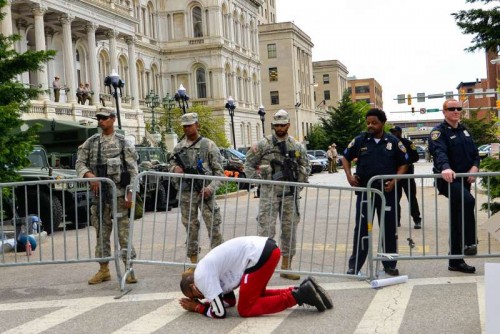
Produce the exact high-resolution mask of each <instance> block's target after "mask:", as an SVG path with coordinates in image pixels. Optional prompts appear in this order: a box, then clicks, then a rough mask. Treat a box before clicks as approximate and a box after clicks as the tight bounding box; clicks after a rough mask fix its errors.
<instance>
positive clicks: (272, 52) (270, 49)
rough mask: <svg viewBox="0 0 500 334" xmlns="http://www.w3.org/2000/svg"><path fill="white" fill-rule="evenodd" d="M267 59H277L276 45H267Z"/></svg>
mask: <svg viewBox="0 0 500 334" xmlns="http://www.w3.org/2000/svg"><path fill="white" fill-rule="evenodd" d="M267 58H276V44H267Z"/></svg>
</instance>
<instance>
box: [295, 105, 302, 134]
mask: <svg viewBox="0 0 500 334" xmlns="http://www.w3.org/2000/svg"><path fill="white" fill-rule="evenodd" d="M301 105H302V103H300V102H297V103H295V126H296V128H297V140H299V134H300V132H299V108H300V106H301Z"/></svg>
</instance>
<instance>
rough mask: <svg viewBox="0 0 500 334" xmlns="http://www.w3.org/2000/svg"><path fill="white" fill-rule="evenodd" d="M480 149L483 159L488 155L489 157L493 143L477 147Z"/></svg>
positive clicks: (480, 155)
mask: <svg viewBox="0 0 500 334" xmlns="http://www.w3.org/2000/svg"><path fill="white" fill-rule="evenodd" d="M477 150H478V151H479V157H480V158H481V159H484V158H486V157H489V156H490V155H491V145H490V144H486V145H481V146H479V147H478V148H477Z"/></svg>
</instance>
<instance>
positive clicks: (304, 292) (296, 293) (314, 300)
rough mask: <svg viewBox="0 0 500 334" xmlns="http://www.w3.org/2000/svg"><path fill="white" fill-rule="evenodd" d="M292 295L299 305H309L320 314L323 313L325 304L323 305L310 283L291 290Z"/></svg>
mask: <svg viewBox="0 0 500 334" xmlns="http://www.w3.org/2000/svg"><path fill="white" fill-rule="evenodd" d="M292 295H293V297H294V298H295V300H296V301H297V304H299V305H302V304H307V305H311V306H314V307H316V308H317V309H318V311H320V312H324V311H325V310H326V306H325V304H323V301H322V300H321V297H320V296H319V294H318V292H317V291H316V289H315V288H314V285H313V284H312V283H311V282H310V281H308V282H305V283H304V284H301V285H300V286H299V287H298V288H297V289H294V290H292Z"/></svg>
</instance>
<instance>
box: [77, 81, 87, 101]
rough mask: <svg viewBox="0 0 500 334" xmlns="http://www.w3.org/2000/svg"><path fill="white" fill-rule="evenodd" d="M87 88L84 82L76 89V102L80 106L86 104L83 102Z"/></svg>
mask: <svg viewBox="0 0 500 334" xmlns="http://www.w3.org/2000/svg"><path fill="white" fill-rule="evenodd" d="M84 90H85V87H84V86H83V82H80V84H79V85H78V88H77V89H76V101H77V103H78V104H84V102H83V92H84Z"/></svg>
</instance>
